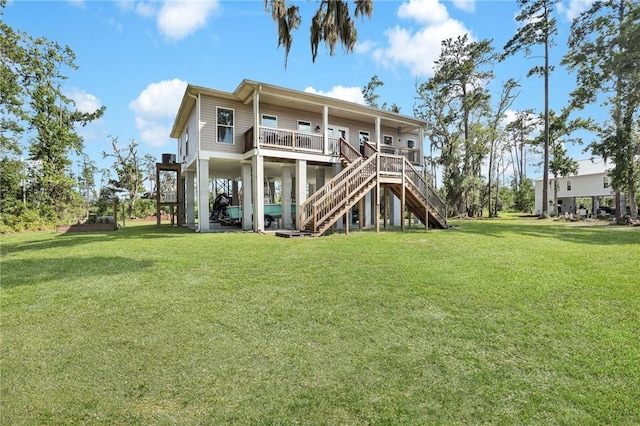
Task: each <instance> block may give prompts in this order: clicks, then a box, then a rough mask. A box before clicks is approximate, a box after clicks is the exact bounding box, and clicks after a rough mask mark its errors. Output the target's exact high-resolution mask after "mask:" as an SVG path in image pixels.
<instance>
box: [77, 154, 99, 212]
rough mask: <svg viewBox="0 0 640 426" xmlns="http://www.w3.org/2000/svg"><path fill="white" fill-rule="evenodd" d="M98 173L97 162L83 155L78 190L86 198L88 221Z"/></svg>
mask: <svg viewBox="0 0 640 426" xmlns="http://www.w3.org/2000/svg"><path fill="white" fill-rule="evenodd" d="M97 171H98V168H97V167H96V163H95V161H92V160H90V159H89V156H88V155H87V154H82V163H81V169H80V173H79V175H78V189H79V192H80V193H81V194H83V197H84V203H85V207H86V209H87V219H88V218H89V207H90V205H91V201H92V200H93V199H94V195H95V186H96V180H95V173H96V172H97Z"/></svg>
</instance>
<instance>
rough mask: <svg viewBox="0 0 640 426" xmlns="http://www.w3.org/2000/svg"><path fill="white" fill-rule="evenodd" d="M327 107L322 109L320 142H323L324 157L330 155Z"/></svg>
mask: <svg viewBox="0 0 640 426" xmlns="http://www.w3.org/2000/svg"><path fill="white" fill-rule="evenodd" d="M328 127H329V107H328V106H326V105H325V106H323V107H322V140H323V142H324V155H329V154H331V150H330V149H329V129H328Z"/></svg>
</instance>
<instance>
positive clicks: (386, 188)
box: [171, 80, 447, 234]
mask: <svg viewBox="0 0 640 426" xmlns="http://www.w3.org/2000/svg"><path fill="white" fill-rule="evenodd" d="M425 124H426V123H425V122H424V121H423V120H420V119H418V118H415V117H410V116H406V115H402V114H396V113H393V112H390V111H385V110H380V109H376V108H371V107H368V106H366V105H360V104H355V103H352V102H346V101H342V100H338V99H334V98H329V97H326V96H321V95H317V94H313V93H306V92H301V91H296V90H291V89H287V88H283V87H278V86H273V85H270V84H266V83H260V82H255V81H249V80H243V81H242V82H241V83H240V84H239V86H238V87H237V88H236V90H234V91H233V92H224V91H220V90H215V89H210V88H206V87H199V86H193V85H189V86H188V87H187V88H186V91H185V94H184V97H183V99H182V103H181V104H180V108H179V110H178V112H177V115H176V119H175V122H174V124H173V128H172V130H171V137H172V138H175V139H176V140H177V163H179V164H180V165H181V170H180V171H181V176H182V179H183V183H182V186H183V188H184V191H181V192H183V193H184V199H183V200H182V199H181V200H179V201H178V202H179V204H180V206H182V211H183V212H184V213H185V214H184V216H185V217H184V223H186V224H187V226H190V227H193V228H194V229H196V230H198V231H200V232H207V231H209V230H210V224H209V211H210V207H211V205H210V198H212V196H213V197H215V196H216V194H215V193H214V194H212V192H216V190H215V189H214V190H213V191H212V189H211V182H215V181H218V180H224V181H226V182H228V185H227V186H226V188H228V189H226V190H225V191H226V192H229V193H230V194H229V195H230V196H231V199H232V201H231V202H232V203H233V204H235V207H234V208H235V210H234V211H235V212H237V213H238V214H239V215H240V217H241V223H242V228H243V229H246V230H249V229H253V230H254V231H261V230H263V229H265V228H266V227H268V225H269V224H270V222H271V219H272V218H275V217H276V215H277V216H278V224H279V225H280V226H281V227H282V228H285V229H292V228H294V229H299V230H303V229H304V230H307V231H309V232H312V233H314V234H322V233H323V232H325V231H326V230H328V229H329V228H330V227H331V226H333V225H336V226H340V225H342V224H344V225H346V226H347V231H348V226H349V223H350V222H351V220H350V219H351V216H352V214H353V212H354V211H355V210H356V209H357V210H358V216H359V220H358V222H359V226H375V227H376V229H378V227H379V221H380V214H378V213H377V212H379V211H384V212H385V214H384V219H385V223H387V221H386V218H387V213H386V212H389V213H390V215H389V216H390V217H389V219H390V222H389V223H391V224H400V225H401V226H404V220H402V218H403V217H404V212H405V211H410V212H412V213H413V214H414V215H415V217H416V218H418V219H419V220H420V221H421V222H422V223H423V224H425V226H428V225H430V226H432V227H438V228H444V227H446V226H447V225H446V207H445V204H444V202H443V201H442V200H441V199H440V197H438V196H437V194H436V193H435V192H434V191H433V189H432V188H431V187H430V185H429V184H428V183H426V182H425V181H424V179H423V177H422V172H421V170H422V165H423V164H422V163H423V155H422V145H423V139H424V135H423V128H424V126H425ZM275 182H277V184H278V185H277V188H279V195H278V197H277V199H276V197H273V192H274V191H273V188H274V187H275V186H274V183H275ZM381 200H384V201H381ZM383 206H385V207H384V208H383ZM271 211H276V212H277V214H275V213H269V212H271ZM347 218H349V220H347Z"/></svg>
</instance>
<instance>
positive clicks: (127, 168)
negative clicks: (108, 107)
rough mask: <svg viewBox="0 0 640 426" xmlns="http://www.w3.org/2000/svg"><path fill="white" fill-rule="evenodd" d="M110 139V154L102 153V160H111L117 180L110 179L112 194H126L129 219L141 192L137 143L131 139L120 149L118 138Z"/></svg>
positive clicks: (141, 177) (141, 173)
mask: <svg viewBox="0 0 640 426" xmlns="http://www.w3.org/2000/svg"><path fill="white" fill-rule="evenodd" d="M110 137H111V148H112V151H113V152H111V153H108V152H103V153H102V156H103V158H113V160H114V162H113V169H114V170H115V172H116V174H117V175H118V178H117V179H110V180H109V184H110V185H111V187H112V189H113V190H114V192H118V191H124V192H126V194H127V201H128V204H129V217H130V218H132V217H133V215H134V212H135V209H136V201H137V199H138V198H139V197H140V193H141V191H142V188H143V186H142V183H143V181H144V177H143V169H142V160H141V158H140V157H139V156H138V150H137V147H138V143H137V142H136V141H134V140H133V139H131V140H130V141H129V145H127V146H126V147H121V146H119V145H118V138H117V137H113V136H110Z"/></svg>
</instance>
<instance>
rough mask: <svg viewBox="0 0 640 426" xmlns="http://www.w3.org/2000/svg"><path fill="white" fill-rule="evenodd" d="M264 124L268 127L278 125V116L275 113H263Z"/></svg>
mask: <svg viewBox="0 0 640 426" xmlns="http://www.w3.org/2000/svg"><path fill="white" fill-rule="evenodd" d="M262 125H263V126H266V127H278V117H276V116H275V115H268V114H262Z"/></svg>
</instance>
